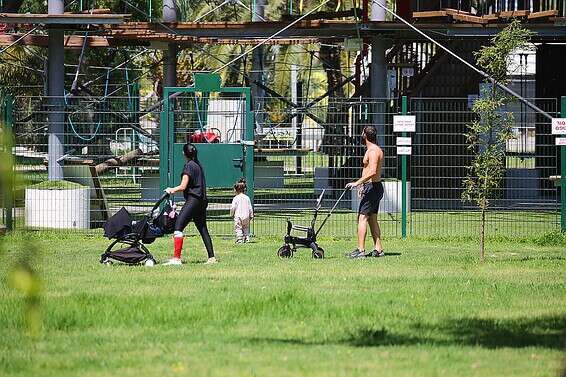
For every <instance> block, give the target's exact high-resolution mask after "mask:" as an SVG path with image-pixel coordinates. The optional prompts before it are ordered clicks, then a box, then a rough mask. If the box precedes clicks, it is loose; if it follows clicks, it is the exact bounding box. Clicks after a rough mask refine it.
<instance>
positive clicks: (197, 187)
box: [181, 160, 206, 200]
mask: <svg viewBox="0 0 566 377" xmlns="http://www.w3.org/2000/svg"><path fill="white" fill-rule="evenodd" d="M185 174H186V175H188V176H189V184H188V185H187V187H186V188H185V190H183V196H184V197H185V200H187V199H188V198H189V196H192V197H194V198H197V199H200V200H203V199H206V182H205V180H204V171H203V170H202V168H201V167H200V165H199V164H197V163H196V162H194V161H192V160H191V161H189V162H187V163H186V164H185V167H184V168H183V172H182V173H181V177H183V175H185Z"/></svg>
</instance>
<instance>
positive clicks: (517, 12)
mask: <svg viewBox="0 0 566 377" xmlns="http://www.w3.org/2000/svg"><path fill="white" fill-rule="evenodd" d="M530 13H531V12H530V11H528V10H514V11H509V12H501V13H499V18H514V17H521V18H524V17H527V16H528V15H529V14H530Z"/></svg>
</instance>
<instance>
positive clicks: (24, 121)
mask: <svg viewBox="0 0 566 377" xmlns="http://www.w3.org/2000/svg"><path fill="white" fill-rule="evenodd" d="M156 101H157V99H156V98H142V99H138V98H132V97H108V98H105V99H104V101H97V100H93V99H86V98H74V99H69V98H67V100H66V101H65V106H64V111H63V118H64V133H63V135H62V141H63V144H64V155H63V156H62V160H61V162H62V165H63V175H64V179H65V180H66V181H69V182H72V183H73V184H69V185H68V186H66V187H65V188H67V189H69V190H67V193H66V194H65V195H64V196H62V197H60V198H58V199H45V198H43V199H42V198H41V197H37V196H34V195H33V193H31V191H32V190H33V189H34V187H35V188H43V189H45V188H59V189H60V188H61V187H49V184H46V183H45V182H46V181H47V180H48V170H47V165H46V161H47V157H48V143H49V132H48V131H49V128H48V114H49V110H50V108H49V103H48V102H47V101H46V99H45V98H38V97H17V98H15V103H14V113H13V129H14V133H15V141H16V145H15V147H14V149H13V154H14V156H15V158H16V167H15V170H16V172H17V176H18V179H17V182H16V185H15V191H14V198H15V206H14V209H13V214H14V218H15V227H16V228H22V227H26V226H27V227H31V228H35V227H39V226H47V227H66V228H84V229H87V228H100V227H101V226H102V224H103V223H104V221H105V220H106V219H107V218H108V217H109V216H111V215H112V214H113V213H115V212H116V211H117V210H118V209H120V208H121V207H123V206H124V207H126V208H127V209H128V211H130V212H131V213H133V214H134V215H135V216H141V215H142V214H145V213H146V211H147V210H148V209H149V208H150V206H151V205H152V204H153V203H154V202H155V199H156V198H157V197H159V194H160V184H159V157H160V156H159V145H160V144H159V142H160V140H159V127H160V126H159V125H160V110H161V109H157V110H155V111H153V112H150V113H145V112H144V109H146V108H149V107H151V105H152V104H154V103H155V102H156ZM183 101H184V102H183ZM226 101H232V102H233V101H236V102H238V100H235V99H230V98H225V99H222V98H212V99H211V100H209V101H208V104H206V109H203V108H197V107H198V106H199V104H198V103H197V102H194V99H193V100H186V99H185V100H181V99H179V102H178V106H179V113H180V114H183V115H182V116H180V117H179V118H178V120H179V126H178V127H177V128H176V129H178V130H181V131H182V133H183V135H181V136H179V137H180V138H186V137H189V136H190V135H192V134H194V132H195V131H198V130H201V129H205V128H210V127H214V128H218V129H219V130H220V134H221V142H227V141H234V140H236V141H237V138H235V136H234V135H237V134H240V133H241V128H240V126H239V123H238V121H237V120H236V123H234V119H233V116H232V115H233V114H232V115H230V114H227V112H226V111H225V108H223V107H222V106H231V108H232V107H233V106H232V105H233V103H232V104H231V105H228V104H227V102H226ZM299 101H300V103H303V104H304V103H307V100H306V99H304V100H301V99H299ZM263 102H264V103H265V104H266V105H265V106H264V108H263V109H261V110H258V111H255V112H254V114H253V115H254V118H255V120H256V125H255V126H256V145H255V158H254V175H255V180H254V185H255V200H254V206H255V211H256V218H255V220H254V224H253V229H254V233H255V234H256V235H257V236H276V237H282V236H283V234H284V232H285V227H286V221H285V220H286V219H287V218H291V219H293V222H296V223H304V224H305V225H307V224H308V223H309V222H310V220H311V218H312V215H313V207H314V205H315V201H316V198H317V197H318V196H319V195H320V194H321V193H322V192H323V191H324V199H323V202H322V204H323V208H328V207H331V206H332V205H333V204H334V202H335V201H336V199H337V198H338V197H339V196H340V194H341V193H342V190H343V188H344V186H345V184H346V183H347V182H349V181H352V180H355V179H357V178H358V177H359V176H360V174H361V166H362V159H363V155H364V153H365V148H364V146H363V145H362V140H361V131H362V129H363V127H364V126H366V125H370V124H373V125H375V126H376V128H377V131H378V142H379V144H380V146H382V148H383V149H384V153H385V162H384V165H383V172H382V176H383V181H384V186H385V197H384V199H383V201H382V203H381V207H380V211H381V213H380V215H379V220H380V224H381V227H382V229H383V233H384V235H385V236H386V237H399V236H400V235H401V213H400V212H401V199H402V198H401V184H402V183H401V181H400V177H401V159H400V158H398V156H397V155H396V145H395V143H396V140H395V136H396V135H395V134H394V133H393V116H394V115H395V114H399V113H400V103H399V101H396V100H385V99H360V100H351V99H347V100H346V99H343V100H340V99H335V98H333V99H330V100H329V99H328V98H327V99H324V100H322V101H320V102H319V103H318V104H315V105H312V106H310V107H308V108H307V107H305V106H303V107H299V108H294V107H292V106H290V105H287V104H285V103H283V102H281V101H279V100H277V99H273V98H269V99H265V100H264V101H263ZM471 103H472V102H471V100H470V99H468V98H411V99H410V100H409V109H408V110H409V113H410V114H413V115H415V116H416V120H417V131H416V132H415V133H414V134H413V135H411V136H412V142H413V151H412V152H413V154H412V156H410V157H409V158H408V164H409V169H408V190H407V191H408V196H409V199H410V200H409V216H408V226H409V227H408V229H409V234H410V235H412V236H425V237H426V236H433V237H452V236H471V235H474V234H476V232H477V228H478V223H477V221H478V218H479V216H478V215H477V213H476V212H475V211H474V208H473V207H472V206H470V205H469V203H463V202H462V201H461V199H460V196H461V193H462V190H463V189H462V180H463V178H464V177H465V175H466V166H467V165H469V163H470V161H471V157H472V156H471V154H470V151H469V150H468V149H467V147H466V142H465V136H464V133H465V132H466V124H468V123H470V122H471V121H472V120H473V117H474V115H473V113H472V112H471ZM536 103H537V105H538V106H540V107H541V108H543V109H544V110H545V111H548V112H549V113H551V114H556V113H557V112H558V104H557V101H556V100H554V99H540V100H536ZM200 104H201V107H202V102H201V103H200ZM507 110H508V111H512V112H513V113H514V114H515V121H516V126H515V127H514V134H515V138H513V139H512V140H510V141H509V142H508V145H507V160H506V164H507V172H506V176H505V179H504V181H503V182H502V184H501V189H500V190H499V191H498V192H497V193H496V195H495V197H494V198H492V209H493V211H492V212H490V214H489V216H488V235H491V236H494V235H500V236H512V237H515V236H532V235H537V234H540V233H542V232H547V231H551V230H556V229H559V228H560V213H559V210H560V207H559V205H560V203H559V200H560V198H559V195H558V194H559V193H558V188H557V187H555V186H554V185H553V183H552V182H551V181H550V180H549V177H550V176H552V175H557V174H559V170H558V153H559V150H558V148H556V147H555V146H554V145H553V138H552V137H551V135H550V122H548V121H547V120H546V119H543V118H541V117H540V116H537V115H536V114H533V113H532V112H530V110H526V109H525V108H522V107H520V106H515V105H511V106H509V108H508V109H507ZM203 111H204V113H207V119H206V122H204V120H203V119H202V118H199V116H200V115H202V114H203ZM239 111H240V110H239ZM229 116H232V118H230V119H231V120H230V119H228V117H229ZM258 120H262V122H261V123H259V122H258ZM228 123H229V127H228V126H227V124H228ZM229 133H231V135H228V134H229ZM176 137H177V136H176ZM232 139H234V140H232ZM179 158H182V156H179ZM217 158H219V159H222V156H217ZM226 163H227V164H231V163H232V161H227V162H226ZM203 165H204V166H205V169H206V161H203ZM37 184H39V186H34V185H37ZM70 189H79V190H78V191H81V190H82V194H81V195H82V196H80V195H79V194H77V195H76V196H75V198H76V199H72V195H71V194H70V191H71V190H70ZM54 191H57V190H54ZM208 195H209V199H210V207H209V222H210V229H211V232H212V233H213V234H216V235H221V236H231V235H232V232H233V230H232V219H231V218H230V216H229V203H230V202H231V199H232V197H233V191H232V189H231V187H230V186H228V187H225V188H211V189H209V192H208ZM73 201H74V202H73ZM71 204H72V205H71ZM180 204H182V203H180ZM357 205H358V198H357V195H355V194H354V195H351V193H348V194H347V195H346V196H345V198H344V200H342V202H341V203H340V204H339V205H338V207H337V211H336V212H335V214H334V215H333V216H332V217H331V218H330V220H329V221H328V223H327V225H326V226H325V228H324V229H323V231H322V233H321V234H322V235H325V236H332V237H338V238H343V237H354V235H355V231H356V216H357ZM41 209H44V210H43V211H41ZM78 214H82V215H81V216H82V220H79V216H78ZM322 216H323V215H322ZM0 219H5V213H4V211H3V212H2V216H1V217H0ZM1 221H4V220H1Z"/></svg>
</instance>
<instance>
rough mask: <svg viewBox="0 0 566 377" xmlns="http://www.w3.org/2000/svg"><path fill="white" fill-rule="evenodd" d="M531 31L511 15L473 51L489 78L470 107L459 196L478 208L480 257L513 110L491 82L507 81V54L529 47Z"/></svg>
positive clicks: (483, 251) (508, 59) (502, 170)
mask: <svg viewBox="0 0 566 377" xmlns="http://www.w3.org/2000/svg"><path fill="white" fill-rule="evenodd" d="M531 35H532V32H531V31H529V30H528V29H525V28H523V27H522V25H521V23H520V21H519V20H516V19H515V20H513V21H512V22H511V24H509V26H507V27H506V28H505V29H503V30H502V31H501V32H500V33H499V34H498V35H497V36H495V37H494V38H493V39H492V40H491V45H489V46H485V47H482V49H481V50H480V51H479V52H477V53H476V62H477V64H478V65H479V66H480V67H481V68H483V69H484V70H485V72H486V73H487V74H489V75H490V76H491V77H492V80H487V83H488V84H490V85H486V87H488V88H487V90H482V92H481V93H480V98H479V99H478V100H477V101H476V102H475V103H474V106H473V108H472V111H473V112H474V113H475V114H476V115H477V117H476V120H475V121H474V122H472V123H471V124H469V125H468V132H467V134H466V139H467V142H468V144H469V145H468V148H469V149H471V150H472V151H473V153H474V158H473V160H472V163H471V165H470V166H469V167H468V175H467V177H466V178H465V179H464V188H465V191H464V192H463V193H462V199H463V200H464V201H471V202H473V203H475V205H476V206H477V207H478V209H479V212H480V240H479V241H480V260H481V261H483V260H484V256H485V222H486V212H487V211H488V209H489V205H490V199H492V198H493V194H494V192H495V190H496V189H497V188H498V187H499V186H500V183H501V180H502V179H503V176H504V174H505V148H506V142H507V140H509V139H510V138H511V136H512V133H511V128H512V126H513V123H514V117H513V114H512V113H509V112H506V111H504V108H505V105H506V104H507V103H508V102H509V101H510V98H509V97H508V96H507V95H506V94H505V93H503V91H501V90H499V89H498V88H497V86H496V85H495V82H499V83H501V84H504V85H506V84H507V82H508V77H507V73H508V71H509V66H510V56H511V54H512V53H513V52H515V51H517V50H526V49H529V48H531V47H530V46H531V45H530V44H529V41H530V38H531Z"/></svg>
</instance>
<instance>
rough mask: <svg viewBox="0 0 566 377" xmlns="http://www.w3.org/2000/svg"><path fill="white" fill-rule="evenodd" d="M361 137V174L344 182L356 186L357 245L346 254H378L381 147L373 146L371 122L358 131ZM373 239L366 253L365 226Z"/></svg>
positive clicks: (362, 255)
mask: <svg viewBox="0 0 566 377" xmlns="http://www.w3.org/2000/svg"><path fill="white" fill-rule="evenodd" d="M362 139H363V140H364V142H365V144H366V148H367V150H366V153H365V155H364V160H363V163H364V169H363V170H362V177H361V178H360V179H358V180H357V181H354V182H350V183H348V184H347V185H346V188H349V189H352V190H353V189H354V188H357V189H358V197H359V198H360V199H361V200H360V207H359V209H358V247H357V249H355V250H354V251H352V252H351V253H348V254H346V256H348V257H350V258H365V257H382V256H384V255H385V253H384V252H383V246H382V245H381V238H380V237H381V230H380V229H379V224H378V223H377V212H378V210H379V202H380V201H381V199H382V198H383V184H382V183H381V166H382V165H383V158H384V157H383V151H382V150H381V148H380V147H378V146H377V132H376V129H375V127H374V126H366V127H364V130H363V132H362ZM368 224H369V228H370V231H371V236H372V238H373V241H374V243H375V246H374V249H373V251H371V252H370V253H367V254H366V251H365V242H366V232H367V226H368Z"/></svg>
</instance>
